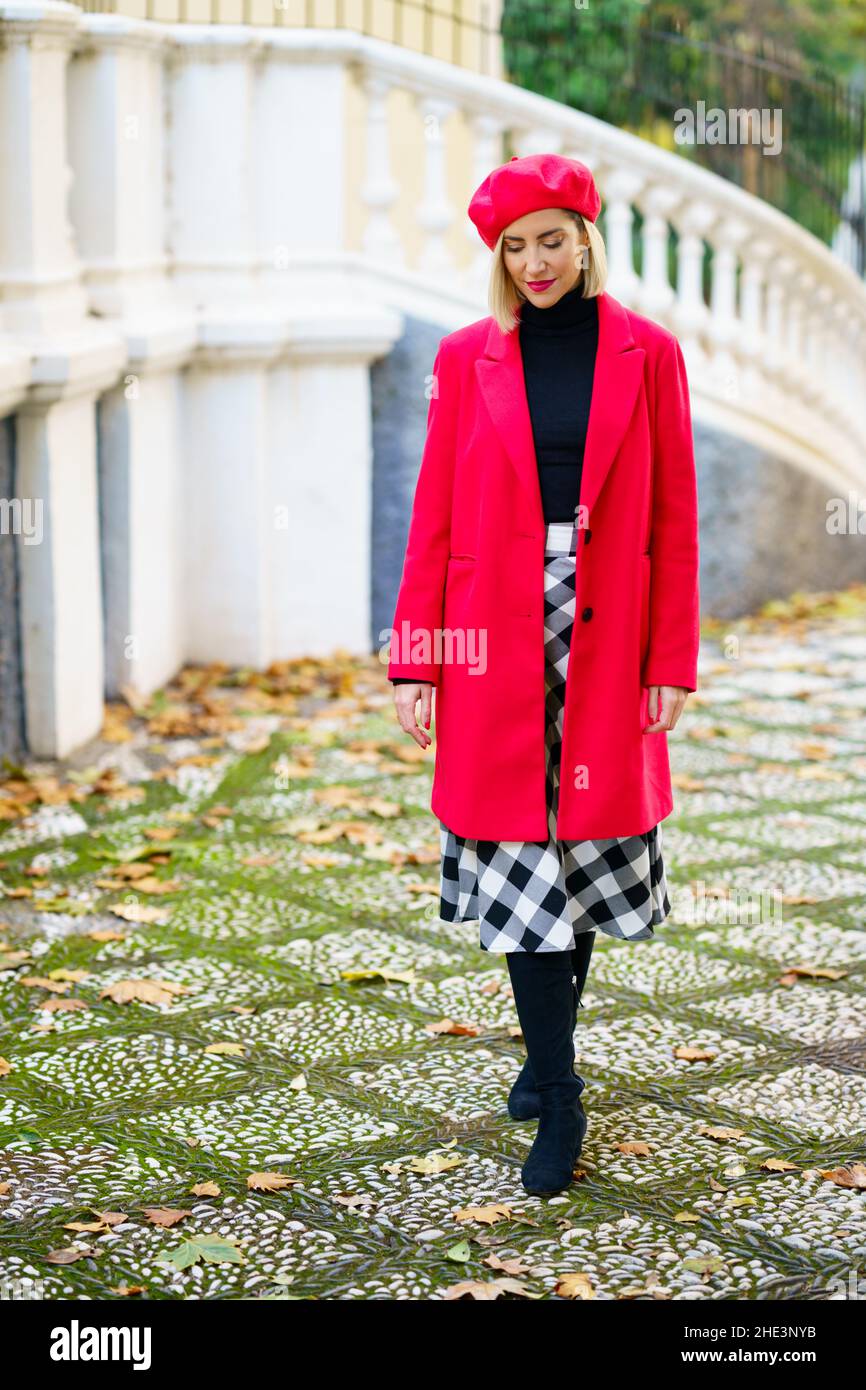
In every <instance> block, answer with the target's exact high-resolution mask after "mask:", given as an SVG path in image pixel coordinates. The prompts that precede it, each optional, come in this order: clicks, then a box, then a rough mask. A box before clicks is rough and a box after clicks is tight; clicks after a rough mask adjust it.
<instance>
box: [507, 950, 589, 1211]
mask: <svg viewBox="0 0 866 1390" xmlns="http://www.w3.org/2000/svg"><path fill="white" fill-rule="evenodd" d="M508 972H509V975H510V976H511V985H512V988H513V990H514V1003H515V1006H516V1008H517V1017H518V1018H519V1019H520V1028H521V1031H522V1033H523V1038H524V1041H525V1043H526V1051H527V1054H528V1056H529V1061H530V1064H531V1066H532V1072H533V1076H534V1077H535V1084H536V1088H537V1090H538V1099H539V1120H538V1133H537V1134H536V1136H535V1142H534V1143H533V1145H532V1148H531V1149H530V1151H529V1156H528V1158H527V1160H526V1162H525V1163H524V1165H523V1171H522V1173H521V1178H522V1180H523V1186H524V1187H525V1188H526V1191H527V1192H534V1193H538V1194H539V1195H550V1194H552V1193H554V1192H561V1191H562V1190H563V1188H565V1187H567V1186H568V1184H569V1183H570V1182H571V1179H572V1175H573V1172H574V1165H575V1163H576V1161H577V1159H578V1157H579V1155H580V1149H581V1145H582V1143H583V1138H584V1135H585V1133H586V1124H587V1122H586V1116H585V1114H584V1112H583V1106H582V1105H581V1103H580V1096H581V1092H582V1091H583V1089H584V1086H585V1085H586V1083H585V1081H584V1080H583V1078H582V1077H580V1076H577V1075H576V1074H575V1071H574V1027H573V1019H574V996H575V991H574V986H573V984H572V961H571V953H570V952H569V951H510V952H509V953H508Z"/></svg>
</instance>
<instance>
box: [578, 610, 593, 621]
mask: <svg viewBox="0 0 866 1390" xmlns="http://www.w3.org/2000/svg"><path fill="white" fill-rule="evenodd" d="M580 616H581V617H582V618H583V621H584V622H585V623H588V622H589V620H590V618H591V617H592V609H591V608H584V610H583V612H582V613H581V615H580Z"/></svg>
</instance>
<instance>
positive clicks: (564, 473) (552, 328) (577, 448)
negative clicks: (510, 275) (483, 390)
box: [519, 286, 598, 521]
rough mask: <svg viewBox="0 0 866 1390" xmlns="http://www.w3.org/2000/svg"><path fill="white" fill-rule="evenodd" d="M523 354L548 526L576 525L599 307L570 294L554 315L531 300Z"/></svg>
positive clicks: (523, 325) (524, 312) (576, 292)
mask: <svg viewBox="0 0 866 1390" xmlns="http://www.w3.org/2000/svg"><path fill="white" fill-rule="evenodd" d="M519 333H520V351H521V355H522V357H523V377H524V380H525V382H526V399H527V401H528V403H529V416H530V419H531V421H532V436H533V439H534V441H535V457H536V460H537V462H538V481H539V485H540V488H541V504H542V508H543V511H544V520H545V521H574V518H575V510H576V508H577V504H578V501H579V500H580V479H581V473H582V471H583V451H584V446H585V444H586V431H587V427H588V425H589V407H590V403H591V401H592V380H593V376H594V373H595V354H596V349H597V347H598V301H597V300H596V299H584V298H583V296H582V294H581V291H580V287H579V286H578V287H576V288H575V289H573V290H569V291H568V293H567V294H564V295H563V296H562V298H561V299H558V300H557V301H556V303H555V304H551V306H550V308H548V309H540V308H538V306H537V305H535V304H530V302H529V300H525V301H524V303H523V305H522V307H521V310H520V327H519Z"/></svg>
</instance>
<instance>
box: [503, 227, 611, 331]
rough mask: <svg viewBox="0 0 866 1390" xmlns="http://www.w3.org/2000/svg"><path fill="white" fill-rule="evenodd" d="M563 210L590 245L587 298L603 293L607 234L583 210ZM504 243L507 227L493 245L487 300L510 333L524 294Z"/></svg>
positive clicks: (584, 283) (583, 281) (584, 275)
mask: <svg viewBox="0 0 866 1390" xmlns="http://www.w3.org/2000/svg"><path fill="white" fill-rule="evenodd" d="M561 211H562V212H564V213H567V215H568V216H569V217H573V218H574V221H575V223H576V224H577V230H578V232H583V233H585V235H586V240H587V246H586V247H585V248H584V255H585V256H587V258H588V263H587V264H586V266H585V267H584V269H583V270H582V271H581V273H580V280H579V284H580V286H581V289H582V290H583V298H584V299H594V298H595V296H596V295H599V294H602V293H603V291H604V287H605V285H606V284H607V254H606V252H605V249H604V238H603V236H602V234H601V232H600V231H599V230H598V227H597V226H596V225H595V223H594V222H590V221H589V220H588V219H587V218H584V217H581V215H580V213H579V212H574V211H573V210H572V209H571V208H562V209H561ZM504 243H505V230H503V231H501V232H500V234H499V237H498V238H497V241H496V245H495V247H494V248H493V265H492V266H491V268H490V282H489V284H488V287H487V303H488V306H489V308H490V312H491V314H492V315H493V317H494V318H495V320H496V322H497V323H498V324H499V327H500V328H501V329H502V331H503V333H510V332H511V331H512V329H514V328H516V327H517V323H518V319H517V317H516V315H515V313H514V310H515V309H516V308H517V306H518V304H521V303H522V302H523V297H522V296H521V295H520V293H519V292H518V289H517V286H516V285H515V283H514V281H513V280H512V278H511V274H510V272H509V270H508V268H507V266H506V264H505V257H504V255H503V250H504Z"/></svg>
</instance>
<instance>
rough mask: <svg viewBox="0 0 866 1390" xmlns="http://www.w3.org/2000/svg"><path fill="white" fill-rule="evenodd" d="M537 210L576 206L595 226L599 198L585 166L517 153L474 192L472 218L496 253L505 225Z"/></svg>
mask: <svg viewBox="0 0 866 1390" xmlns="http://www.w3.org/2000/svg"><path fill="white" fill-rule="evenodd" d="M539 208H572V209H573V210H574V211H575V212H579V213H580V214H581V216H582V217H585V218H586V219H587V221H589V222H594V221H595V219H596V218H597V217H598V214H599V210H600V209H601V198H600V197H599V196H598V189H597V188H596V186H595V180H594V179H593V177H592V174H591V172H590V170H589V169H587V167H586V165H585V164H581V163H580V161H579V160H577V159H566V158H565V157H564V155H561V154H528V155H524V157H523V158H522V159H520V158H518V156H517V155H514V156H513V157H512V159H511V160H510V161H509V163H508V164H500V165H499V167H498V168H496V169H494V170H493V172H492V173H490V174H488V175H487V178H486V179H485V180H484V182H483V183H482V184H481V185H480V187H479V188H477V189H476V190H475V192H474V193H473V195H472V199H471V201H470V203H469V216H470V218H471V219H472V221H473V222H474V223H475V226H476V227H477V228H478V233H479V235H480V237H481V240H482V241H483V242H484V243H485V244H486V245H487V246H489V247H490V249H491V251H492V250H493V248H494V246H495V245H496V242H497V239H498V237H499V233H500V232H501V231H502V230H503V228H504V227H508V226H510V225H511V223H512V222H515V221H516V220H517V218H518V217H523V216H525V214H526V213H527V212H537V211H538V210H539Z"/></svg>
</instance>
